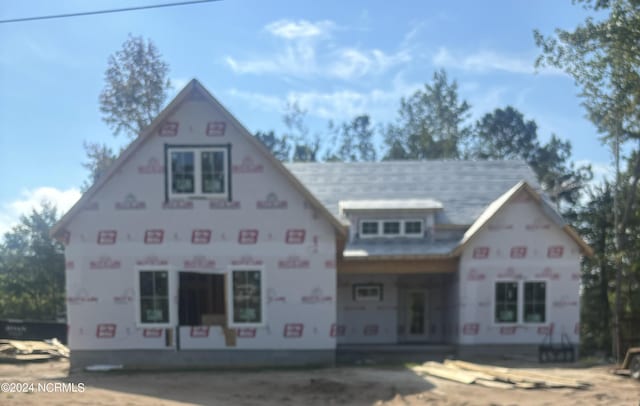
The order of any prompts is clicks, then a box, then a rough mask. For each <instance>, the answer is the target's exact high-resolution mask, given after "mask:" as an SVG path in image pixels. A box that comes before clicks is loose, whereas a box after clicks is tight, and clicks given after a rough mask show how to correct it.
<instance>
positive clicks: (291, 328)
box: [283, 323, 304, 338]
mask: <svg viewBox="0 0 640 406" xmlns="http://www.w3.org/2000/svg"><path fill="white" fill-rule="evenodd" d="M303 332H304V324H302V323H287V324H285V325H284V331H283V335H284V337H285V338H300V337H302V333H303Z"/></svg>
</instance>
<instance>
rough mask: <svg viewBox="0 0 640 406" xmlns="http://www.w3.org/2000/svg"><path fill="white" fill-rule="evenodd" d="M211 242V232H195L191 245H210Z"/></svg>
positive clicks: (192, 234)
mask: <svg viewBox="0 0 640 406" xmlns="http://www.w3.org/2000/svg"><path fill="white" fill-rule="evenodd" d="M209 241H211V230H193V232H192V233H191V244H209Z"/></svg>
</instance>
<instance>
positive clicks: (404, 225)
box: [360, 219, 424, 238]
mask: <svg viewBox="0 0 640 406" xmlns="http://www.w3.org/2000/svg"><path fill="white" fill-rule="evenodd" d="M423 224H424V222H423V220H415V219H411V220H362V221H360V237H362V238H375V237H387V238H388V237H413V238H415V237H422V236H423Z"/></svg>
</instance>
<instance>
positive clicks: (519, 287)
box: [495, 281, 547, 323]
mask: <svg viewBox="0 0 640 406" xmlns="http://www.w3.org/2000/svg"><path fill="white" fill-rule="evenodd" d="M495 287H496V289H495V322H496V323H518V322H522V323H545V322H546V320H547V284H546V282H544V281H528V282H496V285H495ZM520 292H522V293H520ZM520 309H522V311H520Z"/></svg>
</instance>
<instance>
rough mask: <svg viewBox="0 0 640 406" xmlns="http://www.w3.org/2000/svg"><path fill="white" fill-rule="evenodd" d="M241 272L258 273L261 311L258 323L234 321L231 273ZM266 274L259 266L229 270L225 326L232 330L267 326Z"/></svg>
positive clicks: (237, 267) (238, 267)
mask: <svg viewBox="0 0 640 406" xmlns="http://www.w3.org/2000/svg"><path fill="white" fill-rule="evenodd" d="M242 271H259V272H260V295H261V297H260V306H261V311H262V315H261V316H262V317H261V320H260V322H258V323H242V322H235V321H234V314H233V311H234V310H233V273H234V272H242ZM266 275H267V273H266V272H265V271H264V267H260V266H245V267H243V266H234V267H232V268H229V272H228V273H227V325H228V326H229V327H232V328H245V327H247V328H251V327H264V326H266V325H267V282H266Z"/></svg>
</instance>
